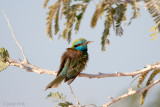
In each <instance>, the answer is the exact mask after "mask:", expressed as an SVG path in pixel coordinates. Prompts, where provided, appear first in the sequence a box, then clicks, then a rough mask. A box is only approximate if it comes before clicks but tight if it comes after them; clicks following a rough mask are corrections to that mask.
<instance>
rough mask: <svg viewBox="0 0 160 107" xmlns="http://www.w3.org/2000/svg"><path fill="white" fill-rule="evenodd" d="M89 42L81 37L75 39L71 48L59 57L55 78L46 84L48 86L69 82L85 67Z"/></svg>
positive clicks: (54, 86)
mask: <svg viewBox="0 0 160 107" xmlns="http://www.w3.org/2000/svg"><path fill="white" fill-rule="evenodd" d="M88 43H91V42H90V41H86V40H85V39H83V38H81V39H78V40H76V41H75V42H74V43H73V45H72V47H71V48H67V51H66V52H65V53H64V54H63V55H62V57H61V64H60V67H59V70H58V73H57V76H56V78H55V79H54V80H53V81H52V82H51V83H49V84H48V85H47V87H46V89H48V88H56V87H58V86H59V85H60V84H61V82H62V81H63V80H64V82H67V83H68V84H71V83H72V82H73V80H74V79H75V78H76V77H77V76H78V74H79V73H80V72H82V70H83V69H84V68H85V66H86V63H87V61H88V53H87V44H88Z"/></svg>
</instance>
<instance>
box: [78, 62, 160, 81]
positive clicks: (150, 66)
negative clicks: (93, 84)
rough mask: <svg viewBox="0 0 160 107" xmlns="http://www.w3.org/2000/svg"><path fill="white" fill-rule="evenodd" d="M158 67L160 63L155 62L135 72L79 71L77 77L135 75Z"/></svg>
mask: <svg viewBox="0 0 160 107" xmlns="http://www.w3.org/2000/svg"><path fill="white" fill-rule="evenodd" d="M159 68H160V63H155V64H153V65H147V67H145V68H143V69H141V70H138V71H136V72H126V73H121V72H115V73H109V74H105V73H99V74H85V73H80V74H79V77H87V78H90V79H92V78H106V77H122V76H132V77H134V76H136V75H138V74H141V73H143V72H148V71H152V70H155V69H159Z"/></svg>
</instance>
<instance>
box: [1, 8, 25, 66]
mask: <svg viewBox="0 0 160 107" xmlns="http://www.w3.org/2000/svg"><path fill="white" fill-rule="evenodd" d="M2 12H3V14H4V17H5V19H6V21H7V22H8V26H9V28H10V30H11V32H12V36H13V38H14V40H15V41H16V43H17V45H18V46H19V48H20V49H21V51H22V55H23V57H24V63H28V60H27V58H26V56H25V54H24V51H23V47H22V46H21V45H20V44H19V43H18V41H17V39H16V37H15V35H14V32H13V29H12V26H11V24H10V21H9V19H8V18H7V15H6V13H5V12H4V11H3V10H2Z"/></svg>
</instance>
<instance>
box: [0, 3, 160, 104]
mask: <svg viewBox="0 0 160 107" xmlns="http://www.w3.org/2000/svg"><path fill="white" fill-rule="evenodd" d="M43 3H44V0H34V1H33V0H25V1H22V0H1V1H0V47H5V48H6V49H7V50H8V51H9V54H10V57H11V58H12V59H15V60H18V59H22V60H23V56H22V54H21V51H20V49H19V47H18V46H17V44H16V43H15V40H14V39H13V37H12V35H11V32H10V29H9V27H8V25H7V22H6V20H5V18H4V16H3V13H2V10H4V11H5V12H6V14H7V16H8V18H9V20H10V23H11V25H12V27H13V30H14V33H15V36H16V38H17V40H18V41H19V43H20V44H21V45H22V46H23V48H24V52H25V54H26V57H27V58H28V60H29V62H30V63H31V64H34V65H36V66H38V67H41V68H45V69H49V70H58V68H59V65H60V58H61V55H62V54H63V53H64V52H65V50H66V48H68V47H71V44H68V43H67V41H65V40H63V39H62V38H61V39H60V40H59V39H58V35H57V36H54V37H53V41H49V38H48V37H47V36H46V21H45V18H46V17H47V15H46V12H47V11H48V9H43ZM52 4H53V0H52V1H51V2H50V3H49V5H52ZM95 7H96V5H95V2H91V3H90V5H89V7H88V9H87V11H86V13H87V12H88V13H87V14H85V16H84V19H83V21H82V23H81V27H80V31H79V33H78V34H73V36H72V41H71V43H72V42H73V41H74V40H75V39H77V38H81V37H84V38H86V39H87V40H91V41H94V43H92V44H89V46H88V53H89V62H88V64H87V67H86V69H85V70H84V71H83V73H90V74H97V73H99V72H101V73H114V72H116V71H117V72H135V71H136V70H139V69H142V68H144V67H145V66H146V64H153V63H155V62H160V50H159V46H160V39H159V38H158V39H157V40H154V41H152V40H151V37H149V35H150V34H151V33H150V32H149V30H150V27H151V26H154V25H155V23H154V22H153V19H152V18H151V16H150V15H149V14H148V12H147V11H145V10H144V9H143V8H142V7H143V6H141V11H140V12H141V16H140V17H139V18H137V19H136V20H133V21H132V24H131V25H130V26H127V25H126V26H124V27H123V28H124V35H123V36H122V37H119V36H116V35H115V33H114V32H113V30H112V31H111V32H110V36H109V40H110V43H111V44H110V46H107V47H106V49H107V51H106V52H102V51H101V45H100V43H101V36H102V32H103V29H104V18H102V19H100V20H99V21H98V24H97V26H96V27H95V28H94V29H93V28H90V20H91V17H92V15H93V12H94V9H95ZM131 12H132V11H128V14H131ZM130 17H131V16H130ZM53 25H54V24H53ZM60 27H61V28H63V27H64V26H62V25H61V26H60ZM54 78H55V76H54V75H47V74H36V73H30V72H26V71H25V70H23V69H20V68H16V67H8V68H7V69H6V70H4V71H2V72H0V84H1V91H0V107H7V106H6V105H5V104H6V103H12V102H13V103H15V104H18V103H24V106H25V107H53V106H55V104H54V103H52V102H51V101H50V100H47V99H46V96H47V95H48V94H49V93H50V92H57V91H58V92H60V93H63V94H64V95H66V96H67V100H69V101H72V102H73V103H74V104H76V101H75V99H74V97H73V96H72V95H71V93H70V89H69V87H68V85H67V84H64V83H62V84H61V85H60V86H59V87H58V88H56V89H53V88H52V89H50V90H47V91H44V89H45V87H46V85H47V84H48V83H49V82H51V81H52V80H53V79H54ZM132 80H133V79H132V78H131V77H119V78H118V77H116V78H115V77H114V78H103V79H88V78H82V77H77V78H76V80H75V81H74V82H73V83H72V84H71V86H72V89H73V91H74V93H75V95H76V96H77V98H78V99H79V101H80V103H81V104H82V105H84V104H89V103H92V104H96V105H103V104H105V103H107V102H108V101H110V99H108V97H109V96H112V97H117V96H118V95H119V94H122V93H121V92H127V90H128V88H134V87H135V86H136V84H137V82H136V81H135V82H134V83H133V84H131V85H130V83H131V81H132ZM158 87H159V86H158V85H157V86H155V87H153V88H152V89H151V90H150V92H149V94H148V96H147V98H146V102H149V101H152V100H153V98H154V96H156V93H155V92H156V91H155V90H157V89H158ZM159 88H160V87H159ZM151 94H152V95H151ZM150 98H152V99H150ZM145 104H146V103H145ZM145 104H144V107H145ZM137 105H138V102H137ZM122 106H123V105H122ZM122 106H121V107H122ZM14 107H16V106H14ZM17 107H18V106H17ZM119 107H120V106H119Z"/></svg>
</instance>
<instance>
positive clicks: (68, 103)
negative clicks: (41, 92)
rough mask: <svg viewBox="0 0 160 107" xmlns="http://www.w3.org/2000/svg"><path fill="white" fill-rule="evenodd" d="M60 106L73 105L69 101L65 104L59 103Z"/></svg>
mask: <svg viewBox="0 0 160 107" xmlns="http://www.w3.org/2000/svg"><path fill="white" fill-rule="evenodd" d="M58 105H59V106H61V107H68V106H69V105H73V104H72V103H70V102H68V101H66V102H64V103H59V104H58Z"/></svg>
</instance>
